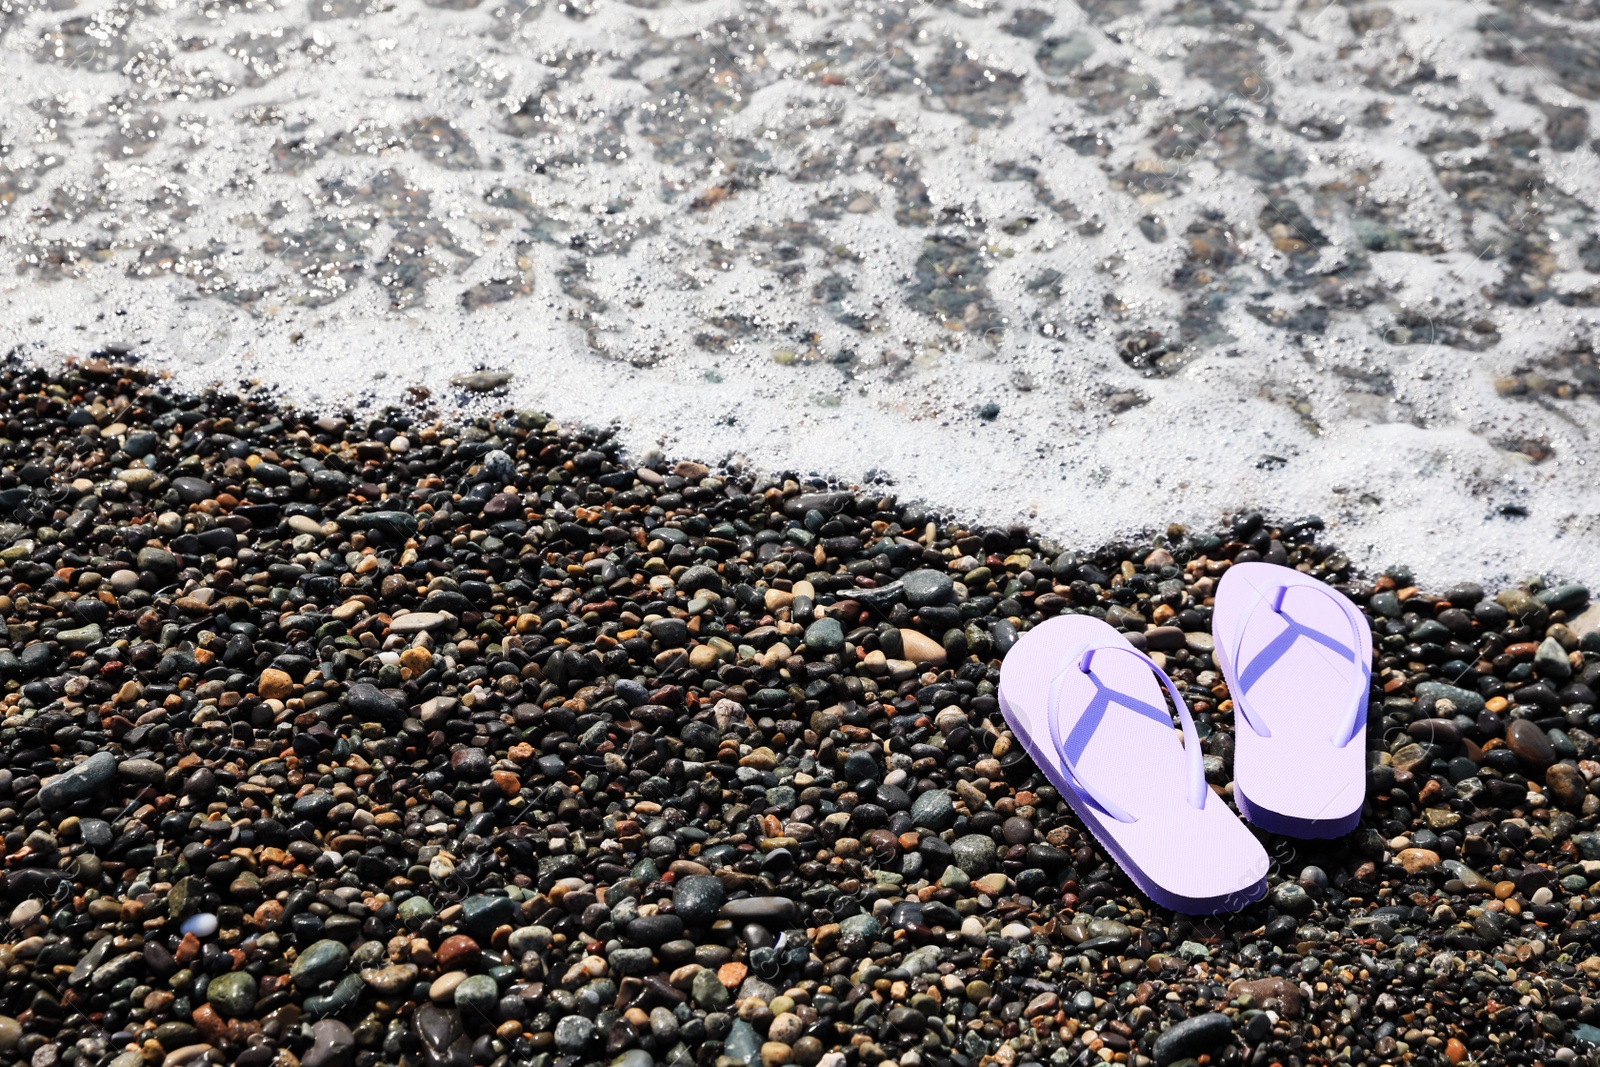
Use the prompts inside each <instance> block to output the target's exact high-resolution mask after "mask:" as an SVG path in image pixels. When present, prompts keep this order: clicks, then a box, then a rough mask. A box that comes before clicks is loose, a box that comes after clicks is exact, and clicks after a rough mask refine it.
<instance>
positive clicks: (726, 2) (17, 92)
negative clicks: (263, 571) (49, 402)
mask: <svg viewBox="0 0 1600 1067" xmlns="http://www.w3.org/2000/svg"><path fill="white" fill-rule="evenodd" d="M1597 97H1600V4H1597V3H1596V2H1594V0H1579V2H1564V3H1563V2H1555V0H1532V2H1521V3H1512V2H1509V0H1508V2H1505V3H1500V4H1495V3H1491V2H1489V0H1415V2H1410V3H1403V4H1402V3H1394V4H1381V3H1365V4H1349V5H1347V4H1324V3H1322V2H1320V0H1312V2H1307V3H1295V2H1281V3H1254V4H1252V3H1248V2H1228V0H1221V2H1214V0H1184V2H1178V3H1172V2H1155V0H1151V2H1141V0H1092V2H1089V3H1085V4H1083V5H1081V6H1080V5H1074V4H1070V3H1060V4H1056V3H1050V4H1045V3H1037V2H1031V0H1023V2H1016V0H973V2H958V0H916V2H880V0H870V2H840V0H810V2H796V0H781V2H757V0H629V2H621V0H538V2H533V3H522V2H497V0H482V2H479V0H309V2H307V0H284V2H277V0H262V2H257V0H238V2H231V0H189V2H174V0H161V2H137V0H121V2H91V0H84V2H76V3H75V2H73V0H0V352H6V353H11V354H14V355H16V356H20V357H21V358H24V359H28V360H37V361H45V362H50V361H60V360H63V359H67V358H73V357H78V356H83V355H85V354H88V353H90V352H94V351H98V350H105V349H110V350H113V351H116V352H119V353H126V354H128V355H129V356H130V357H131V358H136V359H139V360H141V361H143V362H144V363H145V364H146V365H149V366H154V367H158V368H160V369H162V370H165V371H167V372H169V373H170V375H171V377H172V379H173V380H174V381H175V382H177V383H179V384H181V385H184V386H198V385H203V384H206V383H210V382H220V383H223V384H226V385H228V386H230V387H235V388H249V389H262V390H271V391H275V392H278V393H281V394H282V395H283V396H284V397H285V398H286V399H288V400H290V401H292V402H295V403H300V404H309V405H317V406H322V407H329V408H333V407H345V408H350V409H352V410H355V411H365V410H376V409H377V408H378V407H379V406H381V405H382V404H385V403H403V404H408V405H411V406H413V407H416V408H420V409H423V410H430V409H431V410H436V411H438V412H439V413H440V414H442V415H445V414H452V413H457V412H460V411H464V410H472V409H475V408H476V409H487V408H498V407H504V406H508V405H518V406H524V405H526V406H536V407H539V408H542V409H545V410H549V411H551V412H553V413H555V414H556V415H557V416H558V417H559V418H561V419H563V420H570V421H581V422H588V423H593V424H600V425H605V424H612V423H615V424H616V425H617V426H618V427H619V428H620V433H621V435H622V437H623V439H624V441H625V442H626V443H627V444H628V446H629V447H630V448H632V449H635V450H637V451H639V452H643V451H645V450H648V449H651V448H660V449H663V450H664V451H666V452H667V453H669V454H672V455H680V456H693V457H697V458H701V459H704V460H707V461H711V462H722V461H728V460H737V461H738V462H742V463H745V464H747V465H750V466H753V467H756V468H762V469H767V470H795V471H799V472H802V473H804V474H816V475H822V476H828V477H836V478H842V479H845V480H847V481H852V482H856V483H859V484H870V485H873V486H875V487H880V488H882V489H883V490H884V491H892V492H895V493H897V494H899V495H900V496H901V497H903V498H920V499H923V500H926V501H928V502H929V503H931V504H933V505H935V506H937V507H939V508H941V509H944V510H945V511H947V512H949V513H953V514H960V515H962V516H966V517H969V518H976V519H982V520H988V521H997V522H1011V521H1025V522H1030V523H1032V524H1033V525H1035V526H1036V527H1037V528H1039V529H1041V530H1042V531H1044V532H1046V533H1048V534H1050V535H1052V536H1054V537H1056V538H1057V539H1059V540H1061V541H1062V542H1064V543H1069V544H1074V545H1089V544H1093V543H1096V542H1100V541H1104V540H1107V539H1110V538H1114V537H1118V536H1122V535H1125V534H1128V533H1131V532H1135V531H1139V530H1144V529H1151V528H1161V527H1164V526H1166V525H1167V524H1168V523H1171V522H1185V523H1191V524H1200V525H1208V524H1211V523H1214V522H1216V521H1218V520H1219V519H1221V518H1223V517H1225V516H1227V515H1230V514H1232V513H1234V512H1236V511H1238V510H1241V509H1246V508H1254V509H1261V510H1263V511H1265V512H1267V513H1268V514H1270V515H1273V516H1276V517H1280V518H1284V519H1294V518H1298V517H1301V516H1304V515H1308V514H1317V515H1320V516H1321V517H1322V518H1323V519H1324V521H1325V522H1326V523H1327V526H1328V531H1329V532H1328V535H1327V536H1329V537H1330V538H1332V539H1334V540H1336V541H1337V542H1338V543H1339V544H1340V545H1341V546H1343V547H1344V548H1345V549H1346V550H1347V551H1348V552H1349V553H1350V555H1351V556H1352V558H1353V559H1355V560H1356V561H1357V562H1358V563H1360V564H1361V565H1363V566H1365V567H1369V568H1373V569H1376V568H1380V567H1383V566H1385V565H1388V564H1391V563H1402V562H1403V563H1408V564H1410V565H1411V566H1412V567H1413V568H1414V569H1415V571H1416V573H1417V575H1418V577H1419V578H1422V579H1424V580H1428V581H1432V582H1446V581H1450V580H1455V579H1465V578H1470V579H1476V580H1496V579H1512V580H1516V579H1523V578H1528V577H1533V576H1539V575H1548V576H1560V577H1574V578H1579V579H1589V580H1591V581H1593V580H1600V480H1597V478H1596V476H1595V475H1596V463H1597V462H1600V453H1597V451H1596V448H1595V441H1596V434H1597V431H1600V417H1597V410H1600V409H1597V406H1596V396H1597V394H1600V357H1597V343H1600V310H1597V306H1600V236H1597V234H1596V208H1597V207H1600V159H1597V150H1600V141H1597V137H1600V126H1597V123H1596V122H1595V119H1596V114H1595V111H1596V99H1597ZM474 375H476V376H474Z"/></svg>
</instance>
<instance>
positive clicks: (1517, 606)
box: [0, 356, 1600, 1067]
mask: <svg viewBox="0 0 1600 1067" xmlns="http://www.w3.org/2000/svg"><path fill="white" fill-rule="evenodd" d="M0 511H3V520H4V521H3V524H0V541H3V543H4V547H3V548H0V617H3V618H4V621H5V632H4V638H3V641H0V646H3V647H0V691H3V694H4V695H3V698H0V716H3V717H0V867H3V870H4V874H3V881H0V889H3V895H4V903H3V905H0V907H3V909H4V910H3V913H4V915H5V917H6V923H7V930H6V932H5V934H4V936H3V939H0V1058H3V1060H4V1062H15V1063H25V1064H30V1065H31V1067H50V1065H54V1064H76V1065H99V1064H114V1065H115V1067H137V1065H149V1067H157V1065H160V1067H182V1065H185V1064H206V1063H218V1064H220V1063H232V1064H240V1065H245V1067H268V1065H275V1067H294V1065H295V1064H300V1065H304V1067H341V1065H355V1067H377V1065H379V1064H384V1065H419V1067H420V1065H429V1067H447V1065H448V1067H466V1065H469V1064H484V1065H509V1064H531V1065H534V1067H577V1065H588V1064H598V1065H603V1064H612V1065H616V1067H648V1065H650V1064H654V1063H663V1064H675V1065H684V1067H688V1065H691V1064H692V1065H696V1067H755V1065H757V1064H760V1065H761V1067H784V1065H787V1064H797V1065H800V1067H818V1065H822V1067H857V1065H860V1067H885V1065H891V1064H892V1065H895V1067H919V1065H926V1067H946V1065H949V1067H998V1065H1005V1067H1010V1065H1024V1064H1040V1065H1046V1064H1048V1065H1050V1067H1095V1065H1099V1064H1127V1065H1130V1067H1151V1065H1156V1067H1173V1065H1182V1067H1196V1065H1201V1064H1204V1065H1216V1067H1242V1065H1248V1067H1267V1065H1269V1064H1283V1065H1301V1064H1325V1063H1327V1064H1331V1063H1343V1064H1370V1065H1380V1064H1418V1065H1425V1064H1426V1065H1434V1064H1450V1065H1458V1064H1462V1063H1467V1064H1516V1065H1532V1064H1553V1063H1584V1064H1587V1063H1590V1062H1592V1059H1593V1056H1594V1050H1595V1048H1596V1045H1597V1043H1600V1003H1597V1000H1596V996H1595V994H1596V988H1597V982H1600V944H1597V940H1600V925H1597V924H1596V922H1595V920H1592V919H1591V918H1590V917H1589V916H1590V915H1591V914H1592V913H1593V912H1594V911H1596V910H1600V900H1597V898H1596V896H1595V895H1594V893H1593V892H1592V891H1591V884H1592V883H1593V882H1595V881H1597V880H1600V785H1596V784H1595V777H1596V776H1597V775H1600V762H1596V760H1597V758H1600V746H1597V743H1596V734H1597V733H1600V712H1597V709H1596V698H1595V688H1594V687H1595V686H1596V684H1597V679H1600V622H1597V612H1596V611H1595V610H1593V609H1591V608H1590V607H1589V593H1588V591H1587V590H1586V589H1585V588H1584V587H1583V586H1581V585H1577V584H1570V583H1559V582H1551V583H1548V584H1540V583H1531V584H1523V585H1517V586H1508V587H1505V588H1484V587H1481V586H1477V585H1472V584H1459V585H1455V586H1452V587H1447V588H1440V589H1430V588H1427V587H1421V586H1419V585H1418V584H1417V583H1416V582H1415V581H1414V579H1413V576H1412V575H1411V574H1410V573H1408V572H1407V571H1405V570H1403V569H1391V570H1388V571H1386V572H1382V573H1365V572H1363V571H1361V570H1359V569H1357V568H1356V567H1354V566H1352V563H1351V561H1350V560H1349V559H1348V558H1347V557H1346V556H1345V555H1344V554H1342V553H1341V552H1340V551H1339V549H1338V547H1337V546H1336V545H1334V544H1332V543H1329V541H1328V538H1327V536H1326V532H1325V530H1324V529H1323V524H1322V523H1321V521H1320V520H1318V519H1315V518H1301V519H1296V520H1293V521H1290V520H1287V519H1283V518H1275V517H1271V516H1267V517H1264V516H1262V515H1261V514H1258V513H1245V514H1240V515H1237V516H1235V517H1233V519H1231V520H1230V521H1229V522H1228V523H1225V524H1222V525H1219V526H1217V527H1216V528H1213V529H1203V528H1185V527H1181V526H1176V525H1174V526H1171V527H1169V528H1166V529H1164V530H1163V531H1161V532H1159V533H1156V534H1154V535H1151V536H1145V537H1142V538H1139V539H1137V540H1127V541H1123V542H1117V543H1108V544H1104V545H1099V546H1092V545H1089V546H1084V545H1080V546H1063V545H1059V544H1053V543H1050V542H1049V541H1047V540H1041V539H1040V538H1039V537H1037V536H1036V535H1035V534H1033V533H1031V532H1030V531H1029V530H1027V529H1025V528H1023V527H1017V526H1013V527H992V526H991V527H985V526H980V525H975V524H967V523H965V522H964V521H963V520H962V519H961V518H960V517H959V516H948V515H943V514H939V513H936V512H933V511H930V510H928V509H926V508H924V507H923V506H921V505H911V504H904V503H901V502H899V501H897V499H896V498H895V497H894V496H892V495H886V494H885V493H883V492H881V491H873V490H871V489H866V490H863V489H860V488H851V487H847V486H841V485H837V484H828V483H825V482H821V481H817V480H812V479H807V478H803V477H800V476H796V475H794V474H786V473H783V472H774V473H762V472H756V471H748V470H743V469H730V468H727V467H718V468H711V467H707V466H706V465H703V464H701V463H699V462H697V461H695V460H694V459H692V458H681V457H673V456H662V455H660V454H659V453H643V454H625V453H624V452H622V451H621V450H620V449H619V448H618V446H617V443H616V441H615V439H614V436H613V435H612V434H611V433H610V432H604V431H594V430H589V429H585V428H583V427H581V426H580V425H577V424H566V423H558V422H556V421H554V420H552V419H551V418H550V417H549V416H547V415H545V414H542V413H539V412H536V411H531V410H507V411H501V412H497V413H494V414H490V415H484V416H481V417H468V418H463V419H460V420H457V421H451V420H448V419H440V418H434V417H430V416H427V415H424V414H421V413H418V412H417V411H415V410H408V409H400V408H390V409H368V410H364V411H349V410H329V409H327V408H323V409H318V410H295V409H293V408H291V407H288V406H285V405H283V404H281V403H280V402H278V401H276V400H273V399H272V398H270V397H261V396H257V397H255V398H251V397H250V396H249V395H246V396H238V395H232V394H230V393H228V392H226V391H209V392H201V393H193V394H186V393H182V392H178V391H175V390H173V389H172V388H171V387H170V386H169V385H167V384H166V383H164V382H162V381H161V380H160V379H159V377H158V376H152V375H151V374H149V373H148V372H146V371H145V370H143V369H141V368H140V367H138V366H134V365H125V364H123V363H120V362H119V361H118V360H117V359H115V358H107V357H104V356H101V357H95V358H89V359H83V360H78V361H75V362H73V363H71V364H69V365H67V366H65V367H64V368H58V369H57V370H55V371H53V372H51V373H45V372H43V371H40V370H36V369H30V368H28V367H25V366H22V365H19V364H15V363H13V364H12V365H10V366H8V367H7V368H6V371H5V373H4V375H3V376H0ZM1256 559H1262V560H1268V561H1273V562H1278V563H1283V564H1287V565H1289V566H1294V567H1297V568H1300V569H1302V570H1304V571H1306V572H1308V573H1310V574H1313V575H1315V576H1317V577H1319V578H1322V579H1324V580H1326V581H1328V582H1330V583H1332V584H1333V585H1334V586H1335V587H1336V588H1338V589H1340V590H1341V591H1343V592H1345V593H1346V594H1347V595H1349V596H1350V597H1351V598H1352V599H1353V600H1354V601H1355V603H1356V604H1357V605H1359V606H1360V607H1361V608H1362V609H1363V610H1364V611H1365V612H1366V613H1367V616H1368V618H1369V620H1370V621H1371V624H1372V626H1373V631H1374V637H1375V644H1376V646H1377V649H1378V659H1377V663H1376V664H1375V669H1374V676H1373V685H1374V692H1373V703H1372V706H1371V707H1372V710H1371V714H1370V715H1369V726H1368V737H1367V748H1368V749H1369V771H1368V790H1367V792H1368V798H1367V802H1366V806H1365V808H1364V809H1363V817H1362V822H1361V827H1360V829H1358V830H1357V831H1356V832H1354V833H1352V834H1350V835H1348V836H1346V837H1344V838H1340V839H1338V840H1336V841H1331V842H1299V841H1291V840H1288V839H1283V838H1271V837H1269V838H1266V839H1265V841H1264V843H1265V845H1266V847H1267V850H1268V853H1269V855H1270V856H1271V857H1272V861H1273V862H1272V868H1271V873H1270V877H1269V883H1270V887H1269V891H1268V894H1267V896H1266V898H1265V899H1264V900H1263V901H1261V902H1259V903H1257V904H1254V905H1251V906H1249V907H1247V908H1245V909H1243V910H1241V911H1239V912H1236V913H1233V914H1228V915H1221V916H1216V917H1212V918H1190V917H1183V916H1177V915H1174V914H1172V913H1169V912H1164V911H1162V910H1161V909H1157V908H1154V907H1153V906H1152V905H1150V904H1149V903H1148V902H1147V901H1145V900H1144V899H1143V898H1142V897H1141V896H1140V895H1139V894H1138V893H1137V892H1136V891H1135V890H1134V889H1133V887H1132V885H1131V883H1129V882H1128V881H1127V879H1126V877H1125V876H1124V875H1122V874H1121V873H1120V872H1119V871H1118V870H1117V869H1116V868H1115V867H1114V865H1113V864H1112V862H1111V861H1110V859H1109V858H1108V857H1107V856H1106V855H1105V854H1104V852H1103V851H1102V850H1101V849H1100V847H1099V846H1098V845H1097V844H1096V842H1095V841H1094V840H1093V839H1092V838H1091V837H1089V836H1088V835H1086V834H1085V833H1084V831H1083V829H1082V827H1081V825H1080V824H1079V823H1078V822H1077V821H1076V820H1075V818H1074V817H1073V816H1072V815H1071V813H1070V811H1069V809H1068V808H1067V806H1066V805H1065V804H1064V803H1063V801H1062V800H1061V798H1060V797H1059V796H1058V795H1057V794H1056V792H1055V791H1054V790H1053V789H1052V787H1051V786H1050V785H1049V784H1048V783H1047V782H1046V781H1045V779H1044V778H1043V777H1042V775H1041V774H1040V773H1039V772H1038V771H1037V769H1036V768H1035V767H1034V766H1033V764H1032V763H1031V761H1030V760H1028V758H1027V757H1026V756H1025V754H1024V753H1023V752H1022V750H1021V748H1020V746H1019V745H1018V743H1017V742H1016V739H1015V738H1014V737H1013V736H1012V735H1011V734H1010V733H1009V731H1008V730H1007V729H1006V727H1005V725H1004V723H1003V720H1002V719H1001V716H1000V714H999V710H998V705H997V701H996V697H995V691H996V683H997V680H998V677H999V665H1000V662H1001V660H1002V658H1003V656H1004V655H1005V653H1006V652H1007V650H1008V649H1010V648H1011V647H1012V646H1013V645H1014V644H1015V642H1016V641H1017V640H1018V638H1019V636H1020V635H1021V634H1024V633H1026V632H1027V631H1028V630H1029V629H1030V628H1031V627H1033V626H1035V625H1037V624H1038V623H1040V622H1042V621H1043V620H1045V619H1048V618H1050V617H1053V616H1055V615H1057V614H1060V613H1063V612H1087V613H1090V614H1093V615H1096V616H1098V617H1102V618H1104V619H1105V620H1106V621H1107V622H1109V623H1111V624H1112V625H1114V626H1116V627H1118V628H1119V629H1120V630H1122V631H1123V632H1124V633H1125V634H1126V635H1127V636H1128V638H1129V640H1131V641H1132V642H1134V643H1135V645H1137V646H1139V647H1142V648H1144V649H1146V650H1148V651H1149V652H1150V654H1151V655H1152V656H1154V657H1156V658H1158V660H1159V662H1161V663H1163V664H1164V665H1165V669H1166V670H1167V671H1168V672H1169V673H1170V674H1171V675H1172V677H1173V678H1174V679H1175V680H1176V681H1177V684H1178V685H1179V686H1180V687H1181V688H1182V689H1183V690H1184V691H1185V694H1186V697H1187V699H1188V701H1189V703H1190V705H1191V707H1192V709H1193V711H1194V715H1195V719H1196V722H1197V724H1198V727H1199V732H1200V735H1201V737H1202V739H1203V740H1202V743H1203V746H1204V751H1205V759H1206V771H1207V777H1208V779H1209V780H1210V781H1211V782H1212V785H1213V788H1214V789H1216V791H1217V792H1218V793H1219V794H1220V795H1221V796H1223V797H1224V798H1226V797H1227V796H1228V795H1229V789H1228V786H1227V784H1226V783H1227V782H1228V781H1229V779H1230V777H1231V776H1230V773H1229V764H1230V757H1231V754H1232V748H1233V745H1232V740H1233V736H1232V730H1233V715H1232V710H1231V705H1230V704H1229V702H1228V693H1227V691H1226V687H1225V686H1224V685H1223V684H1222V680H1221V677H1220V674H1219V672H1218V669H1217V667H1216V665H1215V663H1214V661H1213V659H1212V645H1211V639H1210V636H1209V626H1208V621H1209V613H1210V608H1209V606H1208V604H1209V598H1210V596H1211V593H1212V591H1213V589H1214V587H1215V583H1216V581H1217V579H1218V578H1219V577H1220V576H1221V575H1222V574H1223V573H1225V572H1226V570H1227V569H1228V567H1230V566H1231V565H1232V564H1234V563H1238V562H1244V561H1248V560H1256Z"/></svg>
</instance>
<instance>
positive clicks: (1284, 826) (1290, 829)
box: [1233, 782, 1361, 841]
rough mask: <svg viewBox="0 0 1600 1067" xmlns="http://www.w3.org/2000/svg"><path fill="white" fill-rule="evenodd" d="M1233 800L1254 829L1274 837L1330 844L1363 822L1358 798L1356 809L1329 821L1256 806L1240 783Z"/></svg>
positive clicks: (1235, 785)
mask: <svg viewBox="0 0 1600 1067" xmlns="http://www.w3.org/2000/svg"><path fill="white" fill-rule="evenodd" d="M1233 799H1234V802H1235V803H1236V804H1238V805H1239V814H1240V815H1243V816H1244V817H1245V818H1246V819H1248V820H1250V822H1251V824H1252V825H1254V826H1259V827H1260V828H1261V829H1263V830H1265V831H1267V832H1268V833H1271V834H1282V835H1284V836H1285V837H1298V838H1302V839H1304V840H1307V841H1327V840H1330V839H1332V838H1335V837H1343V836H1344V835H1345V834H1347V833H1349V832H1350V831H1351V830H1354V829H1355V828H1356V827H1357V826H1358V825H1360V823H1361V802H1360V800H1359V799H1358V800H1357V802H1356V806H1355V810H1353V811H1351V812H1350V813H1349V814H1347V815H1340V816H1335V817H1333V818H1326V819H1301V818H1296V817H1295V816H1293V815H1280V814H1279V813H1277V812H1275V811H1272V810H1271V809H1269V808H1264V807H1262V806H1260V805H1259V804H1252V803H1251V802H1250V798H1249V797H1248V796H1247V795H1245V791H1244V790H1243V789H1241V788H1239V783H1238V782H1234V783H1233Z"/></svg>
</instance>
